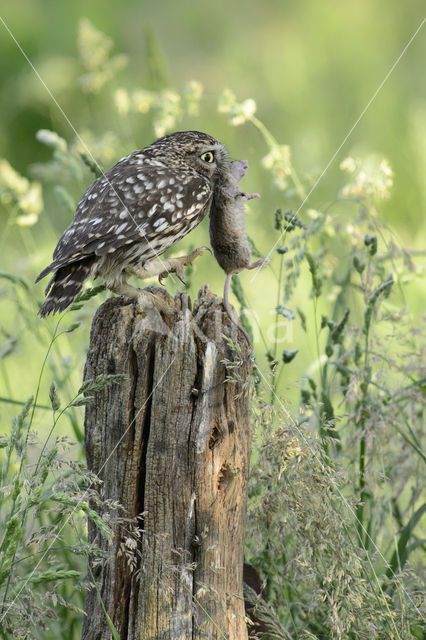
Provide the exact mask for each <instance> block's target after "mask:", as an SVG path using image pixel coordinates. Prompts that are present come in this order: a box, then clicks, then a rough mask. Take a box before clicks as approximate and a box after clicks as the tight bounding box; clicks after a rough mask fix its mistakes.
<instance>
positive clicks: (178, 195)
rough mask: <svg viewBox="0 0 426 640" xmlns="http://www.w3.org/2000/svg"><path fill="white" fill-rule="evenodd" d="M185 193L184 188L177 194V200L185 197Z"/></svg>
mask: <svg viewBox="0 0 426 640" xmlns="http://www.w3.org/2000/svg"><path fill="white" fill-rule="evenodd" d="M183 195H184V194H183V193H182V190H180V192H179V193H177V194H176V200H181V199H182V198H183Z"/></svg>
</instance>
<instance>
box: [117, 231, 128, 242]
mask: <svg viewBox="0 0 426 640" xmlns="http://www.w3.org/2000/svg"><path fill="white" fill-rule="evenodd" d="M125 237H126V236H123V234H122V233H121V234H120V235H119V236H117V240H124V238H125Z"/></svg>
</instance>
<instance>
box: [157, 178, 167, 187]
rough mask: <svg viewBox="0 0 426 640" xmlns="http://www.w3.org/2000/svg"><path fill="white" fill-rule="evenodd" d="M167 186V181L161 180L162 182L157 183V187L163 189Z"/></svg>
mask: <svg viewBox="0 0 426 640" xmlns="http://www.w3.org/2000/svg"><path fill="white" fill-rule="evenodd" d="M165 186H166V181H165V180H164V179H163V180H160V182H159V183H158V184H157V189H163V188H164V187H165Z"/></svg>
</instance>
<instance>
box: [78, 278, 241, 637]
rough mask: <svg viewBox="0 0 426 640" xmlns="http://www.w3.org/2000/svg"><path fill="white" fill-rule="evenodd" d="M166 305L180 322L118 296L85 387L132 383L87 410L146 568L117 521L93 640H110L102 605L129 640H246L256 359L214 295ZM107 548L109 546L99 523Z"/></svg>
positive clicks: (107, 482) (93, 611)
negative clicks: (121, 377) (134, 522)
mask: <svg viewBox="0 0 426 640" xmlns="http://www.w3.org/2000/svg"><path fill="white" fill-rule="evenodd" d="M155 295H157V296H159V297H160V298H162V299H164V296H165V295H166V294H164V293H163V294H162V293H161V292H157V293H155ZM167 302H168V304H169V305H170V307H171V308H172V309H174V312H173V313H174V316H173V314H172V315H171V316H169V317H162V316H160V314H159V313H158V312H157V311H156V310H154V309H153V308H145V309H143V310H142V311H141V310H138V309H137V307H136V305H135V304H134V303H128V302H126V301H124V300H123V299H122V298H114V299H110V300H108V301H107V302H105V303H104V304H103V305H102V306H101V307H100V309H99V310H98V312H97V314H96V316H95V318H94V320H93V325H92V332H91V339H90V348H89V352H88V356H87V362H86V369H85V379H89V378H95V377H96V376H99V375H100V374H117V373H125V374H127V375H128V377H129V378H128V380H127V381H125V382H124V383H123V384H119V385H115V386H113V387H108V388H105V389H104V390H102V391H100V392H98V393H96V394H95V400H94V401H93V402H92V404H89V405H88V406H87V408H86V418H85V429H86V452H87V462H88V466H89V468H90V469H91V470H92V471H93V472H94V473H95V474H97V475H98V476H99V477H100V478H101V479H102V481H103V485H102V492H103V496H104V498H106V499H109V500H114V501H117V502H118V503H119V504H120V505H122V507H124V513H125V515H126V516H128V517H130V518H134V517H136V516H139V520H138V522H139V526H140V530H141V531H140V540H139V542H138V548H137V549H135V550H134V552H133V553H134V555H133V560H134V561H135V562H136V570H135V567H133V568H132V569H131V568H130V567H129V562H128V558H126V554H123V553H122V550H123V544H124V541H125V539H126V537H128V536H127V534H126V523H125V521H122V522H121V523H120V522H117V523H116V524H114V541H113V545H112V547H109V560H107V562H105V563H100V564H99V565H96V563H93V564H92V573H93V575H94V577H95V579H96V583H97V585H98V590H96V589H93V590H92V591H90V592H89V593H88V595H87V601H86V614H87V616H86V619H85V621H84V628H83V639H84V640H101V639H102V640H104V639H105V640H106V639H108V640H109V639H110V638H111V637H112V635H111V631H110V629H109V627H108V622H107V618H106V615H105V612H104V610H103V606H104V607H105V610H106V612H107V613H108V615H109V616H110V618H111V620H112V622H113V623H114V625H115V627H116V629H117V630H118V633H119V636H120V638H121V639H122V640H124V639H126V640H136V639H138V640H148V639H149V640H189V639H191V640H201V639H203V640H206V639H208V640H216V639H217V640H219V639H221V640H223V639H224V638H226V639H227V640H244V639H246V638H247V629H246V624H245V617H244V600H243V585H242V573H243V546H244V532H245V516H246V502H247V481H248V473H249V455H250V424H249V409H248V402H249V399H248V393H247V387H248V384H249V378H250V372H251V363H250V357H249V349H248V346H247V343H246V341H245V339H244V338H243V337H242V335H241V332H239V331H238V330H237V328H236V327H235V326H234V325H232V324H231V323H230V321H229V318H228V316H227V315H226V314H225V313H224V311H223V307H222V301H221V299H220V298H217V297H216V296H214V295H213V294H212V293H210V292H209V291H208V289H207V288H204V289H202V290H201V292H200V294H199V297H198V299H197V300H196V302H195V303H194V309H193V310H192V311H191V308H190V303H189V299H188V297H187V295H186V294H178V295H177V296H176V298H175V299H174V300H173V299H172V298H170V297H169V296H167ZM223 334H225V335H227V336H230V337H231V338H232V340H233V341H234V342H238V343H239V344H240V346H241V354H238V353H237V352H235V351H234V350H233V349H232V348H231V347H230V346H229V344H228V343H227V342H226V341H225V340H224V339H223ZM238 359H240V363H239V364H238ZM229 362H233V363H234V364H233V365H231V366H230V365H229ZM235 365H237V366H235ZM120 513H121V512H120ZM140 514H143V515H140ZM95 539H96V541H97V542H98V543H99V542H100V544H101V546H102V545H104V548H106V542H102V538H101V536H99V532H98V530H97V528H96V526H95V525H94V524H93V522H90V523H89V540H90V541H95ZM130 546H132V545H130ZM129 551H130V550H129ZM101 598H102V602H103V606H102V604H101Z"/></svg>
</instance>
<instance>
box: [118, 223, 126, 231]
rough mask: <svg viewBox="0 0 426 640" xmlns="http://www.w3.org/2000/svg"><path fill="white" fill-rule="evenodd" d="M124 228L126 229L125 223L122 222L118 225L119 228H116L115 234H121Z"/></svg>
mask: <svg viewBox="0 0 426 640" xmlns="http://www.w3.org/2000/svg"><path fill="white" fill-rule="evenodd" d="M126 227H127V222H123V224H120V226H119V227H118V229H117V231H116V233H121V232H122V231H123V229H125V228H126Z"/></svg>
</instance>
